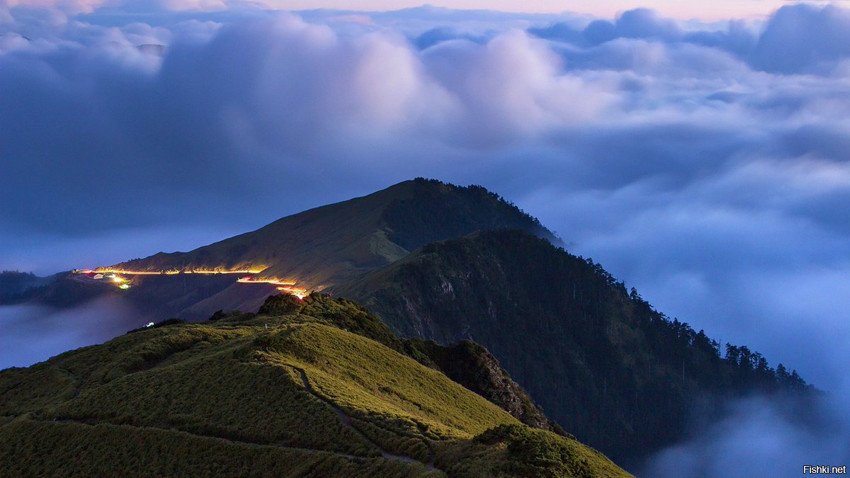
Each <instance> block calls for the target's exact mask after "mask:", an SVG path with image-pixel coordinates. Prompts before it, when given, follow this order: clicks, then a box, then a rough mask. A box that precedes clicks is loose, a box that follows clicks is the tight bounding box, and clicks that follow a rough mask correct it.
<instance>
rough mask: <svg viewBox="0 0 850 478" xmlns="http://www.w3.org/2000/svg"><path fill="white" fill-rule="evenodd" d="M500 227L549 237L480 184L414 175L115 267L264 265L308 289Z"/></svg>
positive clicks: (267, 271) (269, 271)
mask: <svg viewBox="0 0 850 478" xmlns="http://www.w3.org/2000/svg"><path fill="white" fill-rule="evenodd" d="M503 228H509V229H520V230H524V231H527V232H529V233H532V234H536V235H540V236H541V237H546V238H547V239H550V240H554V237H553V235H552V233H551V232H549V231H548V230H547V229H546V228H544V227H543V226H541V225H540V224H539V223H538V222H537V220H535V219H534V218H532V217H530V216H528V215H527V214H525V213H523V212H522V211H520V210H519V209H518V208H517V207H516V206H514V205H512V204H510V203H508V202H506V201H504V200H503V199H502V198H500V197H499V196H498V195H496V194H493V193H490V192H488V191H487V190H485V189H484V188H482V187H478V186H469V187H459V186H454V185H451V184H444V183H441V182H439V181H433V180H425V179H416V180H412V181H405V182H403V183H399V184H396V185H395V186H392V187H390V188H387V189H384V190H382V191H378V192H376V193H374V194H370V195H368V196H364V197H360V198H355V199H351V200H349V201H344V202H341V203H337V204H331V205H328V206H323V207H319V208H315V209H311V210H309V211H305V212H302V213H299V214H295V215H292V216H289V217H286V218H283V219H280V220H278V221H275V222H273V223H271V224H269V225H267V226H265V227H262V228H260V229H258V230H256V231H253V232H249V233H245V234H241V235H239V236H235V237H232V238H229V239H225V240H223V241H220V242H217V243H215V244H211V245H208V246H204V247H201V248H198V249H196V250H194V251H191V252H186V253H179V252H178V253H170V254H165V253H160V254H157V255H154V256H151V257H148V258H145V259H138V260H133V261H129V262H125V263H122V264H118V265H116V266H115V268H118V269H129V270H145V271H161V270H169V269H176V270H185V269H214V268H219V269H225V270H227V269H240V270H242V269H244V270H251V269H263V272H262V274H260V275H261V276H265V277H276V278H280V279H291V280H295V281H297V282H298V283H299V284H300V286H301V287H305V288H307V289H313V288H319V287H321V286H324V285H328V284H332V283H337V282H340V281H341V280H344V279H347V278H350V277H352V276H353V275H355V274H357V273H360V272H363V271H365V270H370V269H374V268H376V267H380V266H383V265H386V264H388V263H390V262H392V261H395V260H397V259H399V258H401V257H404V256H405V255H407V254H408V252H409V251H411V250H413V249H416V248H418V247H421V246H423V245H425V244H427V243H429V242H433V241H438V240H443V239H449V238H452V237H459V236H463V235H465V234H469V233H471V232H474V231H477V230H486V229H503Z"/></svg>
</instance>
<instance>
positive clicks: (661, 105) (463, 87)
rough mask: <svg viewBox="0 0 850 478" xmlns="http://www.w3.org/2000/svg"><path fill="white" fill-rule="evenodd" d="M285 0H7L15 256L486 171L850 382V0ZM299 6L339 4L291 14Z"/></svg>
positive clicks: (172, 244) (742, 340) (1, 114)
mask: <svg viewBox="0 0 850 478" xmlns="http://www.w3.org/2000/svg"><path fill="white" fill-rule="evenodd" d="M269 3H270V4H272V5H271V6H272V7H275V8H268V6H263V5H262V4H256V3H252V4H249V3H247V2H241V3H240V2H231V1H228V2H223V1H219V0H209V1H207V0H185V1H183V0H160V1H155V2H151V1H141V0H139V1H133V0H126V1H117V0H114V1H104V0H88V1H74V0H68V1H49V0H44V1H39V2H19V1H14V0H12V1H10V0H0V91H2V95H0V188H2V190H3V192H4V193H3V195H2V199H0V251H2V253H0V269H18V270H33V271H36V272H38V273H42V274H46V273H51V272H55V271H58V270H63V269H70V268H72V267H92V266H97V265H102V264H108V263H114V262H118V261H121V260H125V259H128V258H133V257H140V256H146V255H149V254H152V253H155V252H158V251H160V250H165V251H172V250H187V249H191V248H193V247H196V246H199V245H202V244H205V243H208V242H212V241H215V240H218V239H221V238H223V237H226V236H229V235H233V234H237V233H240V232H244V231H246V230H251V229H254V228H257V227H260V226H262V225H264V224H266V223H268V222H270V221H272V220H275V219H277V218H279V217H282V216H285V215H288V214H292V213H295V212H299V211H301V210H303V209H306V208H309V207H313V206H318V205H321V204H326V203H329V202H333V201H338V200H344V199H347V198H349V197H352V196H357V195H362V194H367V193H369V192H372V191H374V190H377V189H380V188H383V187H386V186H389V185H391V184H393V183H395V182H398V181H402V180H405V179H409V178H411V177H415V176H426V177H434V178H438V179H442V180H445V181H450V182H455V183H459V184H481V185H484V186H486V187H488V188H489V189H491V190H493V191H495V192H498V193H499V194H501V195H503V196H505V197H507V198H508V199H510V200H512V201H514V202H516V203H517V204H518V205H519V206H521V207H522V208H523V209H525V210H526V211H528V212H530V213H531V214H533V215H535V216H538V217H539V218H540V219H541V221H542V222H543V223H544V224H546V225H547V226H549V227H550V228H552V229H553V230H555V231H556V232H557V233H558V234H559V235H560V236H561V237H562V238H563V239H564V241H565V243H566V244H567V245H568V249H569V250H571V251H572V252H575V253H577V254H582V255H585V256H590V257H592V258H593V259H595V260H597V261H599V262H601V263H602V264H603V266H605V267H606V268H607V269H608V270H610V271H611V272H612V273H613V274H614V275H615V276H616V277H618V278H620V279H623V280H625V281H626V283H627V286H629V287H631V286H635V287H637V288H638V289H639V291H640V292H641V294H642V295H643V297H644V298H646V299H647V300H648V301H649V302H650V303H652V304H653V305H655V306H656V307H657V308H658V309H659V310H661V311H663V312H665V313H666V314H668V315H670V316H671V317H672V316H675V317H678V318H680V319H681V320H684V321H686V322H689V323H691V324H692V325H693V326H694V327H695V328H696V329H697V330H699V329H701V328H704V329H705V330H706V332H707V333H708V334H709V335H710V336H712V337H715V338H717V339H720V340H722V341H724V342H726V341H728V342H732V343H735V344H746V345H748V346H749V347H750V348H752V349H755V350H758V351H760V352H762V353H763V354H764V355H765V356H766V357H767V358H768V359H769V360H770V362H771V364H772V365H776V364H777V363H778V362H783V363H785V364H786V365H789V366H791V367H793V368H797V369H798V370H799V371H800V373H801V374H802V375H803V377H804V378H806V379H808V380H809V381H811V382H814V383H815V384H816V385H818V386H819V387H821V388H824V389H827V390H830V391H833V392H834V393H836V394H837V395H836V396H839V397H843V396H850V382H848V381H847V377H846V374H845V372H844V367H845V364H846V363H847V359H848V356H850V345H848V344H850V323H848V321H847V320H846V316H847V311H848V310H850V226H848V225H850V212H848V211H850V208H848V204H850V165H848V163H847V151H850V141H848V138H850V134H848V133H850V121H848V118H850V115H848V112H850V81H848V79H850V10H847V9H845V8H844V7H842V6H841V4H835V5H824V4H806V5H798V4H791V3H789V2H768V1H764V2H761V1H752V2H734V3H733V2H725V3H724V2H711V3H710V4H709V3H708V2H702V3H697V2H689V3H684V2H675V3H674V2H641V3H627V2H616V3H604V2H595V3H594V5H595V7H594V8H595V10H590V9H587V8H586V7H585V6H583V5H582V4H579V2H538V3H535V2H523V3H522V5H528V6H529V9H531V8H532V6H534V8H533V11H526V12H517V11H516V10H517V9H519V8H520V7H518V5H520V4H519V3H518V2H504V3H499V2H487V5H486V7H487V8H497V7H498V8H502V9H504V10H506V11H505V12H496V11H491V10H477V11H471V10H458V9H450V8H443V7H439V6H432V7H422V8H411V9H406V10H399V11H385V9H386V3H383V5H384V6H383V7H382V6H381V5H382V4H379V3H377V2H376V3H374V4H367V3H360V2H359V3H358V4H357V5H361V6H363V7H362V8H360V10H364V9H366V10H368V9H367V6H368V7H369V8H373V9H375V10H376V11H341V10H346V9H349V8H352V4H346V3H343V2H339V3H334V2H326V3H324V4H321V3H316V2H310V3H309V4H303V5H302V4H297V3H285V2H279V3H276V2H269ZM433 3H434V4H435V5H439V4H438V3H437V2H433ZM582 3H584V4H586V2H582ZM308 5H309V6H311V7H322V6H324V7H333V8H336V9H337V10H313V9H311V10H310V11H296V12H287V11H284V10H285V9H287V8H292V9H299V8H302V7H304V6H308ZM393 5H399V6H401V5H403V4H401V3H398V2H394V3H393ZM404 5H406V4H404ZM411 5H414V4H411ZM451 5H452V6H454V7H463V8H475V7H481V6H482V4H480V3H473V2H469V3H468V4H465V3H460V2H452V4H451ZM677 5H687V9H686V10H683V9H682V7H679V6H677ZM377 10H384V11H377ZM143 45H147V46H143ZM151 45H156V46H151ZM744 408H746V407H744ZM844 416H845V417H847V416H848V415H846V414H845V415H844ZM718 453H719V452H718Z"/></svg>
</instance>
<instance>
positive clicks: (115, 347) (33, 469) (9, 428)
mask: <svg viewBox="0 0 850 478" xmlns="http://www.w3.org/2000/svg"><path fill="white" fill-rule="evenodd" d="M218 319H219V320H216V321H214V322H205V323H180V322H174V323H167V324H163V325H162V326H158V327H153V328H148V329H142V330H139V331H136V332H133V333H129V334H127V335H124V336H122V337H118V338H116V339H114V340H112V341H110V342H107V343H106V344H103V345H98V346H92V347H87V348H83V349H79V350H76V351H72V352H67V353H65V354H62V355H60V356H57V357H54V358H52V359H51V360H49V361H47V362H44V363H40V364H37V365H35V366H33V367H30V368H27V369H8V370H4V371H0V476H18V475H55V476H114V475H119V474H120V475H122V476H445V475H448V476H514V475H520V476H626V475H625V473H624V472H623V471H622V470H620V469H619V468H617V467H616V465H614V464H613V463H611V462H610V461H609V460H607V458H605V457H604V456H602V455H600V454H598V453H597V452H595V451H593V450H592V449H589V448H587V447H585V446H583V445H581V444H579V443H578V442H576V441H575V440H572V439H570V438H567V437H562V436H558V435H555V434H552V433H550V432H546V431H542V430H532V429H529V428H528V427H527V426H525V425H522V424H520V423H519V422H518V421H517V420H516V419H515V418H513V417H512V416H510V415H509V414H508V413H506V412H505V411H503V410H502V409H501V408H499V407H497V406H496V405H494V404H492V403H490V402H488V401H486V400H485V399H484V398H482V397H481V396H480V395H477V394H475V393H473V392H471V391H469V390H467V389H466V388H464V387H462V386H460V385H458V384H457V383H455V382H452V381H451V380H449V379H448V378H447V377H446V376H445V375H443V374H441V373H440V372H438V371H436V370H434V369H432V368H429V367H426V366H424V365H422V364H421V363H419V362H418V361H416V360H414V359H412V358H410V357H408V356H407V355H404V354H402V353H400V352H399V351H396V350H394V349H393V348H391V347H388V346H386V345H384V344H383V343H381V342H378V341H376V340H375V339H374V338H377V339H378V340H381V341H383V342H388V343H390V345H393V344H394V343H393V340H394V338H393V337H392V336H387V335H386V333H385V330H382V329H381V328H380V327H379V326H376V325H375V324H376V323H378V324H379V322H377V320H376V319H375V318H374V317H373V316H365V317H364V316H363V311H362V309H360V308H359V307H357V306H356V305H354V304H352V303H350V302H348V301H345V300H340V299H331V298H329V297H326V296H318V295H316V296H311V297H309V298H308V299H307V300H305V301H304V302H299V301H295V300H290V301H278V302H277V303H274V302H273V301H272V302H270V303H269V304H268V306H267V307H265V310H264V311H263V313H262V314H260V315H255V314H244V315H243V314H236V315H230V316H226V317H223V318H218ZM344 329H347V330H344ZM355 332H357V333H355ZM369 336H372V337H374V338H370V337H369ZM395 340H396V341H398V339H395ZM398 344H401V345H402V346H403V343H401V342H400V341H399V342H398V343H396V344H395V345H398Z"/></svg>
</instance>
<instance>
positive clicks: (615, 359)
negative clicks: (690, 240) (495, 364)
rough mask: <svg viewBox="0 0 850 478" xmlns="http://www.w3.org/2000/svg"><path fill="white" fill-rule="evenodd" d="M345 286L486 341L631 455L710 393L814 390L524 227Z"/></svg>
mask: <svg viewBox="0 0 850 478" xmlns="http://www.w3.org/2000/svg"><path fill="white" fill-rule="evenodd" d="M335 292H336V293H338V294H340V295H343V296H348V297H351V298H354V299H356V300H358V301H360V302H361V303H363V304H364V305H366V306H367V307H369V308H370V310H373V311H375V312H377V313H379V314H380V315H381V316H382V317H383V319H384V320H385V321H386V322H387V323H388V324H389V325H390V326H391V328H393V329H394V330H395V331H396V332H398V333H399V334H400V335H402V336H408V337H418V338H424V339H432V340H435V341H437V342H439V343H451V342H455V341H457V340H462V339H469V340H475V341H476V342H478V343H481V344H482V345H484V346H485V347H487V349H489V350H490V351H492V353H493V355H495V356H496V357H498V358H499V361H500V362H501V364H502V365H503V366H504V367H505V368H506V369H507V370H508V372H509V373H510V374H511V376H513V377H514V378H515V379H516V380H517V382H519V384H520V385H522V386H523V387H524V388H525V389H526V390H528V391H529V392H530V394H531V396H532V397H534V398H535V400H536V401H537V402H538V403H540V404H541V405H542V406H543V409H544V410H545V411H546V413H547V415H548V416H549V417H551V418H552V419H554V420H555V421H557V422H558V423H559V424H560V425H561V426H563V427H564V428H565V429H566V430H568V431H569V432H571V433H574V434H576V436H578V438H579V439H580V440H582V441H585V442H587V443H590V444H592V445H593V446H596V447H598V448H599V449H601V450H603V451H604V452H605V453H607V454H609V455H611V456H612V457H614V458H615V459H616V460H618V462H623V463H626V464H629V463H636V462H637V461H639V460H640V459H641V458H644V457H646V456H648V454H650V453H652V452H653V451H654V450H656V449H658V448H660V447H661V446H664V445H667V444H669V443H671V442H673V441H675V440H676V439H679V438H681V436H682V433H684V428H685V422H686V419H687V411H688V410H689V409H691V408H692V407H693V406H696V405H697V403H698V402H699V401H700V400H701V399H704V398H705V397H714V398H722V397H728V396H735V395H740V394H745V393H749V392H752V391H759V392H782V391H787V390H791V391H795V390H806V386H805V384H804V382H803V381H802V380H801V379H800V378H799V377H798V376H797V375H796V372H792V373H790V374H789V373H788V372H787V371H785V369H784V367H781V366H780V367H777V368H776V369H775V370H774V369H773V368H771V367H769V366H768V364H767V361H766V359H764V357H762V356H761V355H760V354H758V353H756V352H752V351H750V350H749V349H747V348H746V347H734V346H730V347H727V351H726V352H727V353H726V355H725V357H724V356H721V354H720V350H719V344H718V343H717V342H714V341H712V340H711V339H710V338H708V336H707V335H706V334H705V333H704V332H702V331H700V332H695V331H694V330H692V329H691V328H690V327H689V326H688V325H687V324H683V323H681V322H679V321H678V320H670V319H668V318H667V317H665V316H664V315H663V314H660V313H658V312H656V311H655V310H654V309H652V307H651V306H650V305H649V304H648V303H647V302H645V301H644V300H643V299H641V298H640V296H639V295H638V294H637V292H636V291H634V290H632V291H631V292H628V291H626V289H625V287H624V286H623V284H622V283H620V282H617V281H615V280H614V278H613V277H611V275H610V274H608V273H607V272H605V271H604V270H603V269H602V267H601V266H599V265H598V264H594V263H593V262H592V261H588V260H585V259H582V258H579V257H575V256H573V255H570V254H568V253H566V252H565V251H563V250H561V249H557V248H555V247H554V246H552V245H551V244H550V243H548V242H546V241H544V240H541V239H539V238H536V237H533V236H530V235H528V234H524V233H522V232H519V231H490V232H482V233H476V234H473V235H470V236H468V237H465V238H462V239H456V240H450V241H446V242H443V243H435V244H431V245H428V246H426V247H424V248H422V249H420V250H419V251H416V252H414V253H413V254H411V255H410V256H408V257H406V258H404V259H402V260H400V261H397V262H395V263H393V264H391V265H389V266H387V267H386V268H383V269H380V270H377V271H374V272H371V273H369V274H367V275H365V276H364V277H363V278H361V279H359V280H357V281H354V282H351V283H349V284H345V285H343V286H340V287H337V288H336V289H335ZM708 402H709V403H711V401H708ZM715 402H716V403H720V402H722V400H715Z"/></svg>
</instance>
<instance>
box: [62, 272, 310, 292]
mask: <svg viewBox="0 0 850 478" xmlns="http://www.w3.org/2000/svg"><path fill="white" fill-rule="evenodd" d="M262 271H263V269H244V270H221V269H190V270H185V271H183V270H176V269H172V270H167V271H131V270H126V269H109V268H103V267H101V268H97V269H74V270H73V271H72V272H73V273H74V274H83V275H87V276H89V277H91V278H92V279H94V280H108V281H111V282H114V283H115V285H116V286H117V287H118V288H119V289H122V290H126V289H129V288H130V287H131V285H130V279H127V278H126V277H124V276H163V275H164V276H172V275H178V274H198V275H219V274H240V275H243V274H259V273H260V272H262ZM236 282H237V283H240V284H271V285H276V286H278V288H277V290H279V291H281V292H285V293H287V294H291V295H294V296H296V297H298V298H299V299H303V298H304V297H306V296H307V294H308V291H307V289H304V288H301V287H295V284H296V283H297V281H294V280H284V279H278V278H273V277H263V278H255V277H254V276H253V275H248V276H243V277H240V278H239V279H237V280H236Z"/></svg>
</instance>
